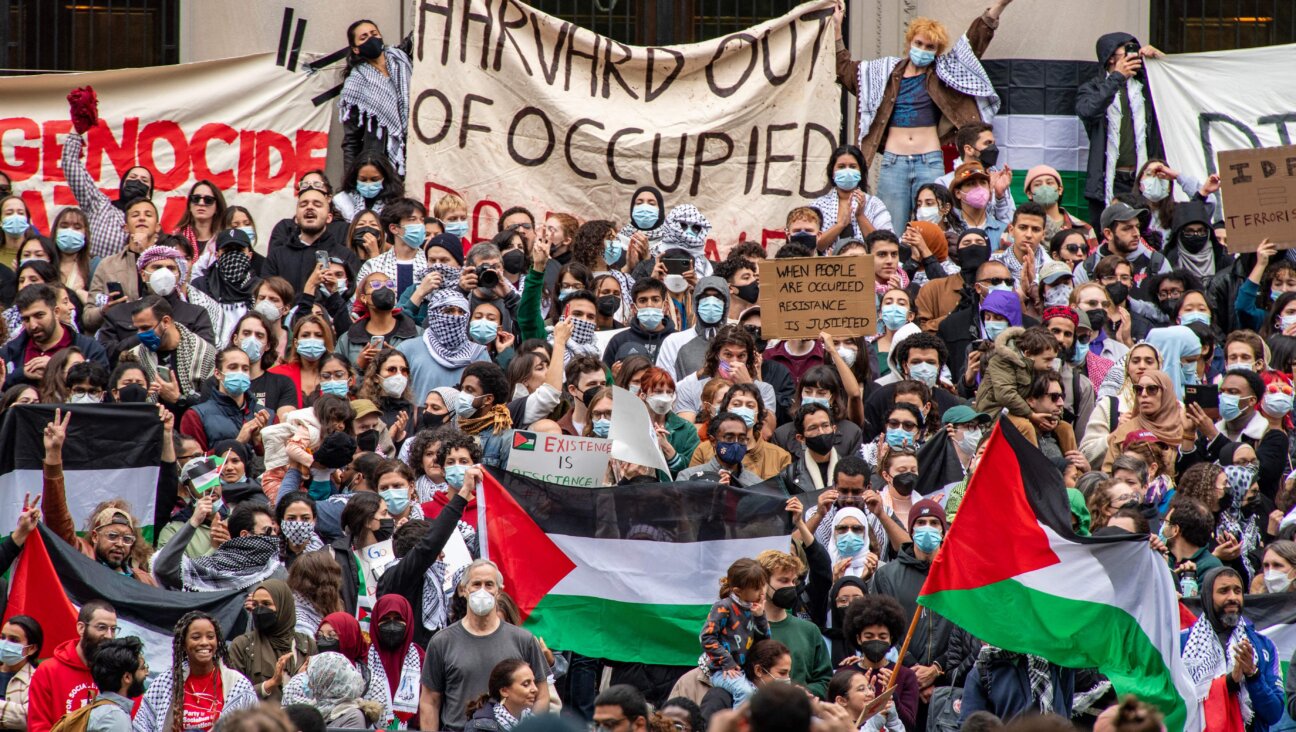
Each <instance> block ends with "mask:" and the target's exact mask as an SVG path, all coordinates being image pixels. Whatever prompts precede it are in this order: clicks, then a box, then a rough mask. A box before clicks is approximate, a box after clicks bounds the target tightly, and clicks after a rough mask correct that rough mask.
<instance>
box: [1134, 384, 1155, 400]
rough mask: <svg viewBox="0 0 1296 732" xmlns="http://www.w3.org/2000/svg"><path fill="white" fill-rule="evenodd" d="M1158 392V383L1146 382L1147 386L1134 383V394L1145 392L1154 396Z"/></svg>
mask: <svg viewBox="0 0 1296 732" xmlns="http://www.w3.org/2000/svg"><path fill="white" fill-rule="evenodd" d="M1160 393H1161V385H1160V384H1148V385H1147V386H1143V385H1142V384H1135V385H1134V395H1135V396H1143V395H1144V394H1147V395H1148V396H1152V397H1154V396H1156V395H1158V394H1160Z"/></svg>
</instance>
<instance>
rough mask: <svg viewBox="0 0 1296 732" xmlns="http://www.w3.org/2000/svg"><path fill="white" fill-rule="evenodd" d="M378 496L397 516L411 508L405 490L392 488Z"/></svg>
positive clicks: (407, 493) (407, 492)
mask: <svg viewBox="0 0 1296 732" xmlns="http://www.w3.org/2000/svg"><path fill="white" fill-rule="evenodd" d="M461 485H462V483H461ZM378 495H380V496H382V499H383V500H384V501H386V502H387V510H388V511H390V512H392V513H393V514H395V515H397V516H399V515H400V514H402V513H405V509H406V508H408V507H409V491H408V490H405V489H404V488H391V489H389V490H385V491H380V492H379V493H378Z"/></svg>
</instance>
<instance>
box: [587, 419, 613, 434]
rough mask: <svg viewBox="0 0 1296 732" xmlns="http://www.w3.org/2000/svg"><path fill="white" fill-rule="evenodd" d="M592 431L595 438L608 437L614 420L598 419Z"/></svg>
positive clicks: (592, 426)
mask: <svg viewBox="0 0 1296 732" xmlns="http://www.w3.org/2000/svg"><path fill="white" fill-rule="evenodd" d="M591 429H592V430H593V432H594V436H595V437H607V436H608V433H609V432H611V431H612V420H610V419H596V420H594V424H593V425H591Z"/></svg>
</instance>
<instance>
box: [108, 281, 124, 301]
mask: <svg viewBox="0 0 1296 732" xmlns="http://www.w3.org/2000/svg"><path fill="white" fill-rule="evenodd" d="M125 296H126V292H125V291H124V290H122V286H121V283H120V282H109V283H108V299H109V300H112V299H113V298H118V297H125Z"/></svg>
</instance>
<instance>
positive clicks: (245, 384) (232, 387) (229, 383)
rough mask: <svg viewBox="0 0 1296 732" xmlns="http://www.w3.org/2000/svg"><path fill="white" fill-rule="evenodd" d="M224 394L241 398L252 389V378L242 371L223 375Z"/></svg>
mask: <svg viewBox="0 0 1296 732" xmlns="http://www.w3.org/2000/svg"><path fill="white" fill-rule="evenodd" d="M223 384H224V386H225V393H226V394H229V395H230V396H235V397H236V396H243V393H244V392H246V391H247V390H248V389H251V388H252V377H251V376H248V375H247V374H245V373H243V372H242V371H230V372H228V373H226V374H225V378H224V380H223Z"/></svg>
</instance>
